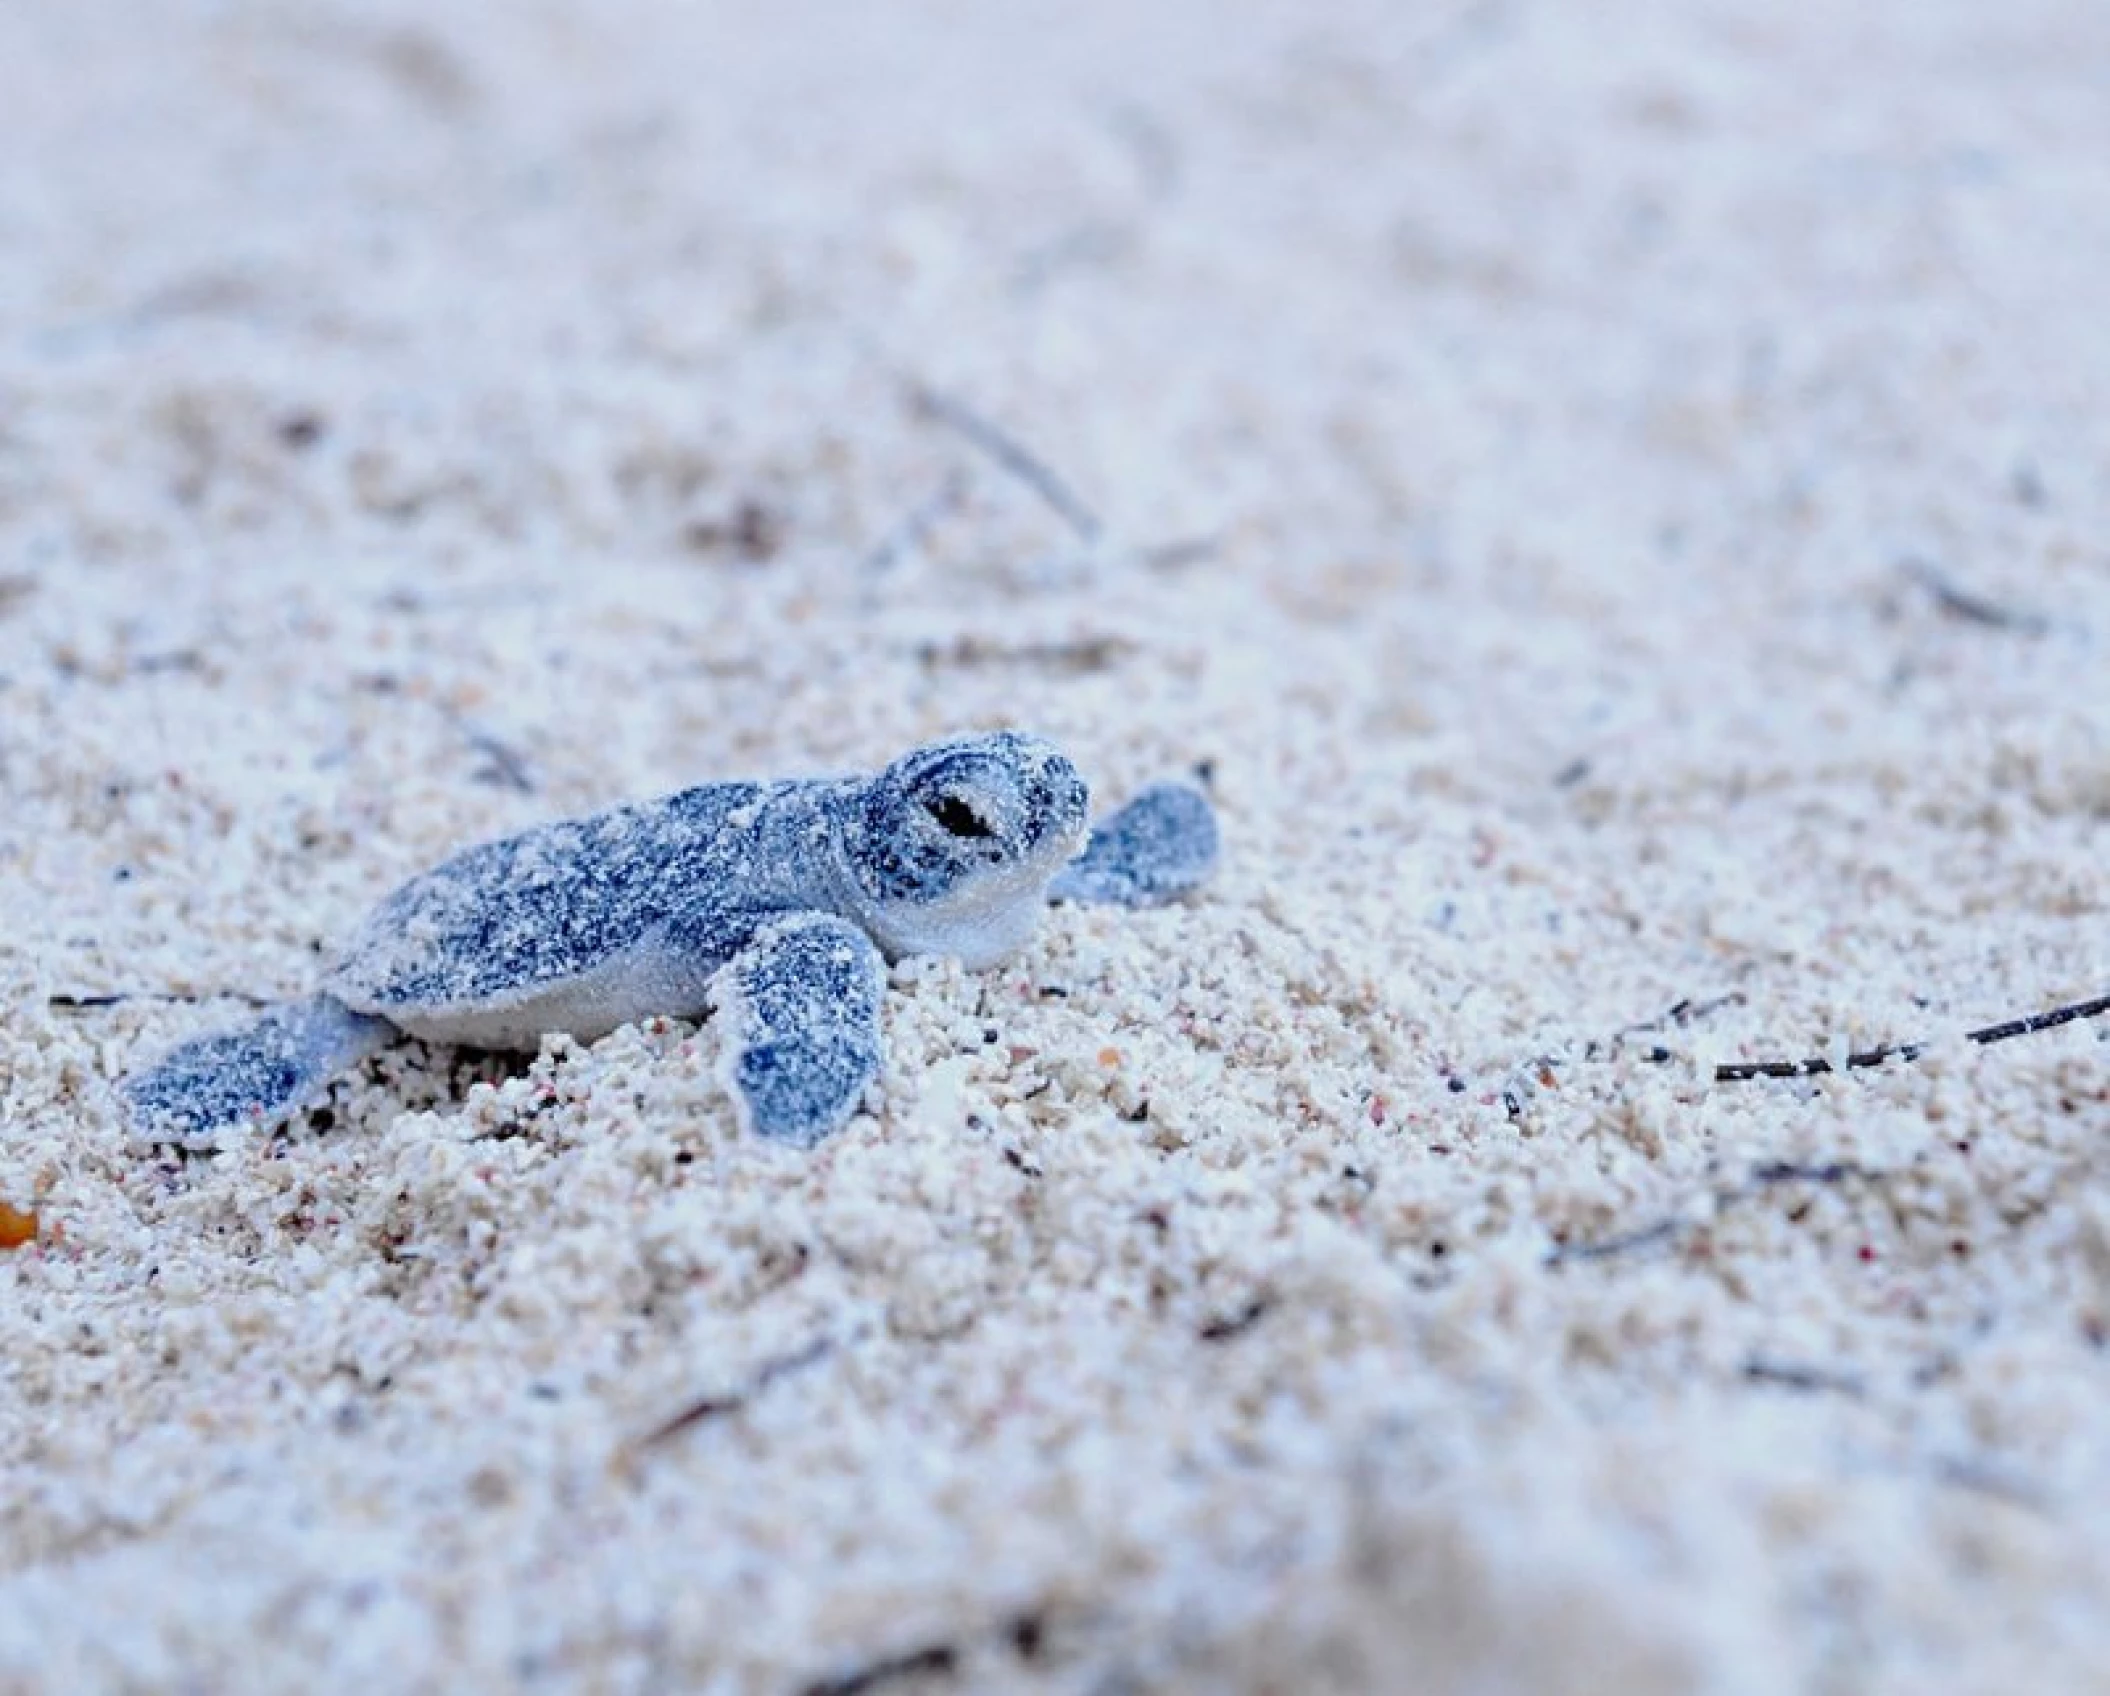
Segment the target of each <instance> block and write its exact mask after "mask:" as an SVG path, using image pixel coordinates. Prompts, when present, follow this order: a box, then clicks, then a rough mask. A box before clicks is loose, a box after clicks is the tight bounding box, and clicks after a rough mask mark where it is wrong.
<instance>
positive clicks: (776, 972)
mask: <svg viewBox="0 0 2110 1696" xmlns="http://www.w3.org/2000/svg"><path fill="white" fill-rule="evenodd" d="M885 989H886V963H885V962H884V961H883V960H882V959H881V958H880V954H879V950H878V949H877V948H875V947H874V946H873V945H872V941H871V939H870V938H869V937H867V936H866V935H865V933H864V932H863V931H861V930H859V929H858V928H857V926H855V925H853V924H851V923H850V922H849V921H848V920H847V919H839V918H836V917H835V916H834V915H833V914H821V913H806V914H801V915H799V916H798V917H796V918H790V919H785V920H783V921H781V922H780V923H778V924H775V925H771V926H770V927H769V928H767V929H766V930H764V931H762V932H761V933H760V934H759V935H758V936H757V937H756V938H755V940H754V941H752V942H750V943H749V944H748V945H747V947H746V948H744V949H743V950H741V952H740V953H738V954H736V955H735V956H734V957H733V959H732V961H731V962H730V963H729V964H728V965H727V966H726V968H725V970H724V971H723V972H721V973H720V974H719V976H718V980H717V982H716V984H715V985H714V986H713V996H712V1003H713V1006H714V1008H715V1010H716V1013H717V1016H718V1017H719V1018H721V1019H723V1020H725V1021H726V1023H727V1025H728V1036H729V1038H730V1047H729V1050H728V1054H727V1060H726V1066H725V1082H726V1085H727V1087H728V1088H730V1089H731V1091H732V1094H733V1100H734V1102H735V1103H736V1104H737V1107H738V1110H739V1114H740V1120H741V1124H742V1127H743V1128H744V1129H746V1130H748V1131H751V1132H753V1133H755V1134H756V1135H758V1136H765V1137H768V1138H770V1139H771V1140H772V1141H775V1142H786V1143H791V1144H793V1145H794V1146H796V1147H799V1148H811V1147H812V1146H813V1145H814V1144H815V1143H817V1142H819V1141H821V1140H822V1139H823V1138H824V1137H827V1136H829V1135H831V1134H832V1133H834V1132H836V1131H839V1130H840V1129H842V1127H843V1125H844V1124H845V1123H846V1122H848V1120H849V1118H850V1115H851V1114H853V1113H855V1112H856V1111H857V1107H858V1104H859V1102H861V1101H862V1100H863V1099H864V1093H865V1089H866V1086H867V1085H869V1084H870V1083H871V1082H872V1081H873V1080H874V1079H875V1078H877V1077H878V1075H879V1068H880V1062H881V1060H882V1058H883V1056H882V1053H881V1040H880V1024H879V1004H880V998H881V996H882V995H883V994H884V992H885Z"/></svg>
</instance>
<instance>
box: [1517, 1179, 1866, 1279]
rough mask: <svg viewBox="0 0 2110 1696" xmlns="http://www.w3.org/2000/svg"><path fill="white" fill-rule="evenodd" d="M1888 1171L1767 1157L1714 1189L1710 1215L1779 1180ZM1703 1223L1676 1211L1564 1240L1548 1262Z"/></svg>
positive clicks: (1614, 1251) (1629, 1249)
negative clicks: (1591, 1238) (1596, 1235)
mask: <svg viewBox="0 0 2110 1696" xmlns="http://www.w3.org/2000/svg"><path fill="white" fill-rule="evenodd" d="M1886 1175H1887V1174H1885V1173H1882V1172H1878V1171H1874V1170H1872V1169H1870V1168H1869V1167H1866V1166H1856V1165H1854V1164H1852V1163H1851V1162H1849V1161H1844V1160H1832V1161H1827V1162H1825V1163H1824V1164H1823V1165H1821V1166H1810V1165H1801V1164H1798V1163H1796V1162H1793V1161H1787V1160H1774V1161H1767V1162H1765V1163H1764V1164H1762V1165H1758V1166H1754V1167H1752V1168H1751V1170H1750V1172H1749V1174H1748V1175H1747V1176H1746V1178H1745V1181H1744V1182H1743V1183H1740V1184H1728V1185H1725V1186H1723V1187H1722V1188H1720V1189H1717V1190H1716V1191H1715V1192H1714V1198H1713V1199H1714V1209H1713V1213H1712V1214H1711V1215H1710V1217H1718V1216H1719V1215H1720V1214H1722V1213H1723V1212H1725V1211H1727V1210H1728V1209H1729V1208H1731V1207H1734V1206H1735V1205H1736V1204H1737V1203H1738V1202H1743V1201H1749V1200H1751V1199H1752V1198H1753V1197H1754V1196H1757V1195H1759V1194H1761V1193H1762V1192H1764V1191H1766V1190H1768V1189H1771V1188H1773V1187H1774V1186H1775V1185H1778V1184H1843V1183H1846V1182H1847V1181H1848V1180H1850V1179H1856V1178H1858V1179H1865V1180H1866V1181H1868V1182H1870V1183H1874V1182H1877V1181H1879V1180H1881V1179H1882V1178H1883V1177H1885V1176H1886ZM1699 1223H1700V1221H1699V1220H1697V1219H1695V1218H1693V1217H1692V1216H1691V1214H1690V1212H1689V1211H1688V1212H1685V1213H1674V1214H1672V1215H1670V1216H1669V1217H1668V1218H1663V1219H1658V1220H1656V1221H1654V1222H1653V1223H1652V1224H1648V1225H1643V1226H1641V1227H1639V1228H1638V1229H1635V1230H1632V1231H1622V1232H1621V1233H1620V1234H1619V1235H1618V1236H1616V1237H1605V1238H1602V1239H1600V1240H1599V1241H1597V1242H1593V1243H1561V1244H1559V1245H1558V1246H1556V1247H1554V1248H1552V1249H1549V1250H1548V1251H1547V1253H1546V1258H1545V1264H1546V1265H1547V1266H1549V1267H1557V1266H1566V1265H1568V1264H1570V1263H1571V1262H1574V1261H1589V1260H1611V1259H1614V1258H1616V1257H1618V1256H1620V1255H1624V1254H1632V1253H1635V1252H1636V1251H1638V1250H1641V1249H1648V1248H1658V1247H1666V1246H1669V1245H1671V1244H1673V1243H1675V1242H1676V1241H1677V1240H1678V1239H1679V1238H1680V1237H1681V1236H1683V1235H1684V1234H1685V1232H1686V1231H1687V1230H1689V1229H1692V1228H1693V1227H1694V1226H1696V1225H1697V1224H1699Z"/></svg>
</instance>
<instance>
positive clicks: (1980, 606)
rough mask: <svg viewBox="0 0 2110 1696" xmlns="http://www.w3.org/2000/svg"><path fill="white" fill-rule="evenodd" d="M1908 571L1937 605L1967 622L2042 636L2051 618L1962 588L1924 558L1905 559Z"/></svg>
mask: <svg viewBox="0 0 2110 1696" xmlns="http://www.w3.org/2000/svg"><path fill="white" fill-rule="evenodd" d="M1905 574H1906V575H1907V576H1908V577H1911V578H1912V579H1914V581H1916V582H1917V583H1919V584H1920V586H1921V587H1922V588H1924V589H1925V590H1926V591H1927V593H1928V594H1930V595H1932V596H1933V597H1934V602H1935V605H1937V606H1938V607H1940V608H1941V610H1942V611H1943V612H1945V613H1947V614H1948V615H1949V616H1950V617H1951V618H1960V619H1962V620H1963V621H1964V622H1965V623H1966V624H1982V625H1984V626H1986V628H1987V629H1989V630H2013V631H2015V632H2017V633H2018V634H2020V635H2024V636H2041V635H2043V634H2044V633H2045V631H2047V630H2049V629H2050V628H2051V621H2050V620H2049V619H2047V618H2045V617H2043V616H2042V615H2041V614H2038V613H2033V612H2017V611H2016V610H2015V609H2014V608H2013V607H2004V606H2002V605H2001V604H2000V603H1999V602H1998V601H1994V600H1988V599H1987V598H1986V597H1985V596H1983V595H1980V594H1975V593H1973V592H1972V591H1971V590H1969V589H1964V588H1959V587H1958V586H1957V585H1956V584H1954V583H1952V582H1951V581H1950V580H1949V579H1948V577H1947V576H1946V575H1944V574H1943V573H1942V572H1941V571H1939V570H1937V569H1936V568H1935V567H1934V566H1932V565H1930V564H1928V563H1927V561H1925V560H1923V559H1908V560H1907V561H1905Z"/></svg>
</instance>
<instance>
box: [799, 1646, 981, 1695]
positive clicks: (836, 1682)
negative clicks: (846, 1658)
mask: <svg viewBox="0 0 2110 1696" xmlns="http://www.w3.org/2000/svg"><path fill="white" fill-rule="evenodd" d="M959 1664H960V1651H959V1650H958V1649H957V1648H955V1647H954V1646H953V1645H952V1644H950V1643H931V1644H927V1645H925V1646H924V1647H923V1648H921V1649H911V1650H909V1651H908V1652H907V1653H906V1654H900V1655H889V1656H888V1657H887V1658H886V1659H885V1660H880V1661H868V1662H866V1663H865V1664H864V1665H863V1666H861V1667H858V1668H855V1669H854V1670H853V1671H850V1672H846V1673H839V1674H837V1675H836V1676H835V1677H833V1678H817V1679H815V1680H814V1681H813V1682H812V1683H811V1684H808V1685H805V1686H803V1687H802V1690H801V1696H864V1693H865V1692H866V1691H868V1690H877V1689H878V1688H879V1687H880V1686H881V1685H882V1684H888V1683H891V1682H892V1681H893V1680H895V1679H897V1678H917V1677H920V1676H922V1675H923V1674H925V1673H951V1672H956V1671H958V1670H959Z"/></svg>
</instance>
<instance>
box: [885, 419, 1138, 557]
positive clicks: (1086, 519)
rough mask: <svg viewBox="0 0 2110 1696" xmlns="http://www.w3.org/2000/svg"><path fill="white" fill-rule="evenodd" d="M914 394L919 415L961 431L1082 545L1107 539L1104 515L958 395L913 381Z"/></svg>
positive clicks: (972, 445)
mask: <svg viewBox="0 0 2110 1696" xmlns="http://www.w3.org/2000/svg"><path fill="white" fill-rule="evenodd" d="M908 394H909V403H910V405H911V407H912V408H913V409H914V410H915V412H916V414H917V416H919V417H922V418H927V419H930V420H931V421H932V422H934V423H938V424H943V425H944V426H945V427H946V428H947V429H950V430H953V431H955V432H957V433H958V434H959V435H960V436H961V437H962V438H964V439H965V440H966V442H967V444H968V445H969V446H970V447H972V448H974V449H975V450H976V451H977V452H979V453H981V454H983V455H984V456H986V457H987V458H988V459H990V460H991V461H993V462H994V463H995V464H996V465H997V466H999V467H1000V468H1001V469H1002V470H1003V471H1004V472H1005V473H1007V474H1008V475H1010V476H1012V477H1015V478H1017V479H1018V481H1020V482H1021V483H1023V484H1025V485H1026V487H1027V488H1029V489H1031V490H1032V491H1033V492H1034V494H1036V495H1038V496H1039V497H1040V499H1041V501H1042V502H1043V503H1044V504H1045V505H1046V506H1047V507H1048V509H1049V510H1050V511H1052V512H1053V513H1054V514H1055V515H1056V516H1057V517H1059V518H1060V519H1061V520H1062V521H1063V523H1065V524H1067V525H1068V526H1069V527H1070V529H1071V530H1072V531H1073V532H1074V533H1075V535H1076V537H1077V539H1078V540H1079V541H1080V542H1084V543H1087V544H1090V543H1095V542H1097V541H1098V540H1099V538H1100V537H1101V536H1102V535H1104V534H1105V532H1106V526H1105V525H1104V524H1102V523H1100V521H1099V515H1098V514H1097V513H1095V512H1093V511H1092V509H1091V508H1090V507H1088V506H1086V505H1085V504H1084V501H1083V499H1082V498H1081V497H1080V496H1079V495H1078V494H1077V492H1076V491H1075V490H1074V489H1072V488H1071V487H1070V486H1069V484H1068V483H1066V482H1065V481H1063V479H1062V478H1061V477H1060V476H1058V475H1057V474H1056V473H1055V471H1054V470H1053V469H1052V468H1050V467H1049V466H1048V464H1047V463H1046V462H1045V461H1044V460H1042V459H1039V458H1038V457H1036V456H1035V455H1034V454H1033V453H1032V452H1031V451H1030V450H1028V449H1027V448H1026V447H1025V446H1024V445H1023V444H1022V443H1020V442H1019V441H1018V439H1017V438H1016V437H1014V436H1012V435H1010V434H1008V433H1007V432H1006V431H1004V430H1003V429H1002V428H1000V427H999V426H998V425H996V424H994V423H992V422H991V421H990V420H989V419H987V418H984V417H983V416H982V415H981V414H980V413H979V412H976V411H975V410H974V408H972V407H971V406H969V405H968V404H967V403H966V402H965V401H963V400H961V399H959V398H958V397H957V396H955V395H949V394H947V393H945V392H944V391H943V390H942V389H935V388H932V387H931V386H930V385H929V384H927V383H920V382H914V381H911V382H910V383H909V385H908Z"/></svg>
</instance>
